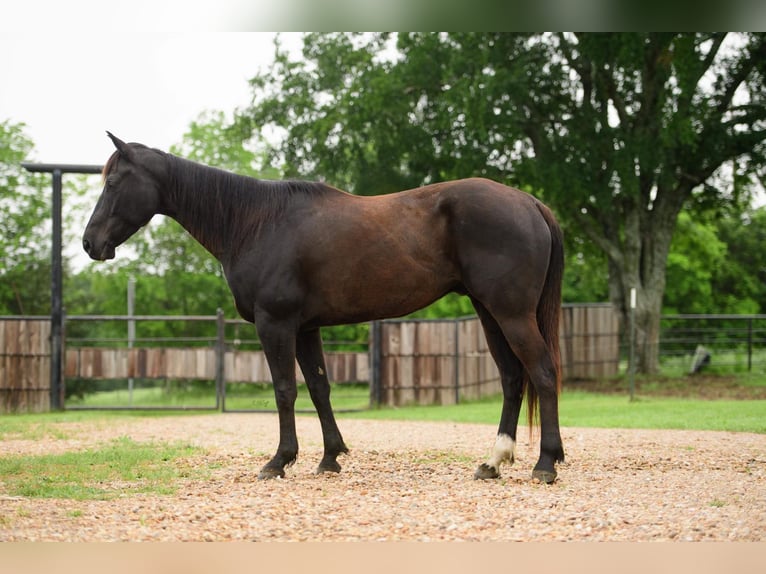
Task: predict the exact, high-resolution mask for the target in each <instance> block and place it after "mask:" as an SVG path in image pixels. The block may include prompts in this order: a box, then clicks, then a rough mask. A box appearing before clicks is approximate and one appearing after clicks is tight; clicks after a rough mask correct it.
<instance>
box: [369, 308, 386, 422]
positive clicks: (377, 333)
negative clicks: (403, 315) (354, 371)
mask: <svg viewBox="0 0 766 574" xmlns="http://www.w3.org/2000/svg"><path fill="white" fill-rule="evenodd" d="M382 337H383V326H382V325H381V323H380V321H373V322H372V323H370V343H369V345H370V407H379V406H380V405H381V404H382V402H383V388H382V382H381V374H380V369H381V362H382V359H383V342H382V340H381V339H382Z"/></svg>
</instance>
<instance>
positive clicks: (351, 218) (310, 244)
mask: <svg viewBox="0 0 766 574" xmlns="http://www.w3.org/2000/svg"><path fill="white" fill-rule="evenodd" d="M109 137H110V138H111V139H112V141H113V142H114V145H115V147H116V148H117V151H116V152H115V153H114V154H113V155H112V156H111V157H110V158H109V161H108V162H107V164H106V166H105V167H104V173H103V176H104V189H103V192H102V193H101V196H100V197H99V200H98V203H97V204H96V207H95V209H94V211H93V214H92V216H91V218H90V221H89V222H88V225H87V227H86V229H85V233H84V236H83V247H84V248H85V251H86V252H87V253H88V254H89V255H90V256H91V257H92V258H93V259H97V260H106V259H111V258H113V257H114V254H115V248H116V247H117V246H118V245H120V244H121V243H123V242H124V241H126V240H127V239H128V238H129V237H130V236H131V235H133V233H135V232H136V231H137V230H138V229H139V228H140V227H142V226H144V225H146V224H147V223H148V222H149V220H150V219H151V218H152V217H153V216H154V215H155V214H157V213H160V214H163V215H166V216H169V217H172V218H173V219H175V220H176V221H178V222H179V223H180V224H181V225H182V226H183V227H184V228H185V229H186V230H187V231H188V232H189V233H190V234H191V235H192V236H194V237H195V238H196V239H197V241H199V242H200V243H201V244H202V245H203V246H204V247H205V248H206V249H207V250H208V251H210V253H212V254H213V255H214V256H215V257H216V258H217V259H218V260H219V261H220V262H221V265H222V266H223V269H224V272H225V274H226V279H227V281H228V283H229V286H230V288H231V291H232V293H233V295H234V300H235V302H236V306H237V309H238V311H239V312H240V314H241V315H242V317H244V318H245V319H246V320H247V321H250V322H252V323H254V324H255V326H256V328H257V330H258V334H259V336H260V339H261V341H262V344H263V349H264V351H265V353H266V358H267V361H268V364H269V368H270V370H271V375H272V380H273V382H274V392H275V395H276V403H277V408H278V410H279V431H280V434H279V446H278V448H277V452H276V454H275V455H274V457H273V458H272V459H271V460H270V461H269V462H268V463H267V464H266V465H265V466H264V467H263V469H261V471H260V474H259V478H273V477H277V476H280V477H281V476H284V468H285V466H289V465H290V464H292V463H293V462H294V461H295V459H296V457H297V455H298V439H297V436H296V431H295V410H294V404H295V398H296V394H297V390H296V382H295V378H296V373H295V360H296V358H297V360H298V364H299V365H300V368H301V370H302V371H303V374H304V377H305V380H306V383H307V386H308V389H309V393H310V395H311V399H312V401H313V403H314V405H315V407H316V410H317V414H318V415H319V420H320V421H321V427H322V433H323V436H324V456H323V458H322V460H321V462H320V463H319V468H318V469H317V472H328V471H329V472H339V471H340V465H339V464H338V462H337V461H336V458H337V456H338V455H339V454H340V453H345V452H348V449H347V448H346V445H345V444H344V442H343V438H342V437H341V434H340V431H339V430H338V426H337V424H336V422H335V416H334V414H333V411H332V407H331V405H330V385H329V382H328V376H327V369H326V368H325V362H324V357H323V352H322V343H321V339H320V335H319V329H320V327H322V326H324V325H336V324H344V323H354V322H360V321H369V320H374V319H381V318H386V317H395V316H401V315H405V314H407V313H411V312H413V311H415V310H417V309H420V308H421V307H424V306H425V305H428V304H430V303H431V302H433V301H435V300H436V299H438V298H440V297H442V296H443V295H445V294H447V293H449V292H453V291H454V292H458V293H463V294H467V295H468V296H469V297H470V299H471V301H472V302H473V305H474V306H475V308H476V311H477V313H478V315H479V317H480V319H481V322H482V325H483V327H484V331H485V333H486V336H487V341H488V344H489V349H490V351H491V353H492V356H493V358H494V359H495V361H496V362H497V366H498V368H499V371H500V375H501V380H502V388H503V395H504V400H503V408H502V415H501V418H500V426H499V429H498V436H497V440H496V442H495V445H494V448H493V451H492V455H491V457H490V458H489V460H488V461H487V462H486V463H484V464H482V465H480V466H479V467H478V469H477V470H476V473H475V477H476V478H496V477H498V476H500V464H501V463H502V462H509V463H512V462H513V460H514V449H515V444H516V443H515V441H516V427H517V423H518V419H519V413H520V410H521V404H522V398H523V395H524V391H525V389H526V392H527V402H528V407H529V419H530V424H532V421H533V419H535V418H536V416H537V415H538V414H539V421H540V426H541V440H540V458H539V460H538V462H537V464H536V465H535V468H534V471H533V476H534V477H536V478H538V479H540V480H541V481H543V482H546V483H551V482H553V481H554V480H555V478H556V469H555V464H556V462H559V461H563V460H564V450H563V447H562V444H561V435H560V431H559V421H558V394H559V390H560V381H561V373H560V358H559V345H558V334H559V332H558V324H559V316H560V309H561V278H562V273H563V262H564V255H563V247H562V235H561V230H560V228H559V225H558V224H557V222H556V220H555V218H554V216H553V214H552V213H551V211H550V210H549V209H548V208H547V207H546V206H545V205H543V204H542V203H541V202H540V201H538V200H537V199H535V198H534V197H532V196H531V195H528V194H526V193H523V192H521V191H518V190H516V189H512V188H509V187H506V186H504V185H501V184H499V183H496V182H493V181H489V180H486V179H465V180H459V181H451V182H445V183H438V184H433V185H428V186H425V187H420V188H417V189H411V190H408V191H402V192H399V193H394V194H390V195H384V196H377V197H362V196H355V195H351V194H348V193H345V192H343V191H340V190H338V189H335V188H333V187H330V186H329V185H325V184H323V183H309V182H298V181H281V182H273V181H261V180H257V179H253V178H248V177H243V176H239V175H235V174H233V173H229V172H225V171H222V170H218V169H215V168H211V167H207V166H204V165H201V164H197V163H194V162H190V161H188V160H184V159H181V158H178V157H175V156H173V155H170V154H166V153H164V152H162V151H159V150H156V149H150V148H148V147H146V146H144V145H141V144H137V143H129V144H126V143H125V142H123V141H121V140H119V139H118V138H116V137H114V136H113V135H112V134H109ZM538 405H539V406H538Z"/></svg>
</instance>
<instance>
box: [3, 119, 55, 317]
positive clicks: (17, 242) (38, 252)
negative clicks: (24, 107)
mask: <svg viewBox="0 0 766 574" xmlns="http://www.w3.org/2000/svg"><path fill="white" fill-rule="evenodd" d="M32 149H33V143H32V141H31V140H30V139H29V138H28V137H27V136H26V134H25V133H24V125H23V124H14V123H11V122H9V121H2V122H0V213H2V216H1V217H0V314H30V315H33V314H46V313H48V312H49V309H50V238H49V235H48V234H49V231H48V229H47V227H46V222H47V221H48V219H49V212H50V205H49V201H50V200H49V195H50V194H49V193H46V191H47V190H46V187H45V186H46V185H47V186H49V185H50V184H49V183H46V179H45V178H44V177H43V176H41V175H33V174H30V173H28V172H26V170H24V168H23V167H21V162H22V161H24V160H26V159H27V158H28V157H29V155H30V153H31V152H32Z"/></svg>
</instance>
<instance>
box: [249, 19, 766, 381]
mask: <svg viewBox="0 0 766 574" xmlns="http://www.w3.org/2000/svg"><path fill="white" fill-rule="evenodd" d="M394 42H395V47H394ZM303 56H304V58H305V59H304V60H303V61H291V60H289V59H288V57H287V56H286V55H285V54H284V53H278V54H277V60H276V64H275V66H274V68H273V69H272V70H270V71H269V72H268V73H267V74H262V75H260V76H258V77H256V78H254V79H253V87H254V97H253V105H252V107H251V108H250V109H249V110H246V111H244V112H242V113H240V114H239V124H240V125H241V126H243V130H244V133H245V134H249V133H251V132H252V131H253V130H254V129H262V128H263V127H270V126H278V127H279V128H280V130H282V132H283V133H284V139H283V141H282V144H281V146H280V149H279V150H278V152H275V155H278V154H281V155H282V157H284V159H285V161H286V162H287V170H288V172H290V173H291V174H297V175H303V176H310V177H323V178H327V179H328V180H330V181H331V182H332V183H335V184H336V185H339V186H341V187H345V188H347V189H350V190H353V191H354V192H356V193H365V194H367V193H386V192H389V191H392V190H396V189H403V188H406V187H413V186H416V185H420V184H424V183H430V182H435V181H441V180H445V179H453V178H459V177H466V176H487V177H491V178H493V179H497V180H499V181H502V182H508V183H512V184H515V185H517V186H522V185H523V186H530V187H531V188H532V189H533V190H535V193H537V194H538V195H540V196H541V197H542V198H543V199H544V200H545V201H546V202H548V203H549V204H551V205H552V206H553V207H554V208H555V210H556V212H557V215H558V216H559V217H560V218H561V220H562V221H563V223H564V226H565V228H566V231H567V234H568V235H569V236H571V239H570V240H569V243H570V245H571V244H573V243H575V244H576V243H577V242H578V241H579V242H580V245H581V246H582V245H583V243H584V242H586V241H587V242H589V243H591V244H592V245H594V246H595V247H596V248H597V249H598V251H599V252H600V254H601V255H600V257H599V258H597V259H595V260H594V262H599V263H601V264H602V265H604V266H605V268H604V267H602V268H601V269H602V271H601V272H600V273H599V272H595V273H594V272H593V270H594V268H593V267H592V266H591V258H590V257H589V255H590V253H589V251H590V250H588V249H584V248H578V249H576V250H575V252H574V255H573V256H570V258H569V261H570V262H571V263H570V268H571V269H573V270H574V273H575V278H574V280H573V281H572V282H571V283H569V284H568V285H567V286H566V287H565V292H566V293H567V294H569V295H571V296H573V297H576V298H578V299H579V298H582V297H584V295H585V293H586V292H588V291H590V292H592V294H594V295H595V294H598V295H601V294H604V293H606V292H607V291H608V294H609V296H610V299H611V300H612V301H613V302H614V303H615V304H616V305H617V306H618V307H619V308H621V309H625V308H627V306H626V305H625V301H626V298H627V296H628V294H629V292H630V289H631V288H632V287H636V288H637V289H638V293H639V300H640V301H641V306H640V309H639V311H640V312H639V313H638V314H637V322H638V329H639V341H641V344H642V346H641V348H639V367H640V368H642V369H645V370H653V369H654V368H655V367H656V365H655V364H654V362H653V361H655V360H656V357H655V359H652V357H653V355H652V353H651V351H650V349H651V348H653V346H654V345H655V344H656V336H657V333H658V332H659V330H658V329H657V328H656V327H657V325H658V324H659V315H660V312H661V308H662V299H663V290H664V288H665V285H666V283H667V282H666V275H665V267H666V261H667V257H668V253H669V251H670V245H671V240H672V238H673V232H674V229H675V227H676V219H677V217H678V214H679V213H680V212H681V210H682V209H684V208H687V209H690V210H692V213H697V212H699V210H710V209H719V208H722V207H725V206H727V205H729V204H735V205H736V204H738V203H739V202H741V201H742V200H743V199H746V198H747V197H748V194H749V193H750V192H751V191H752V189H753V184H754V182H755V179H756V177H757V176H759V174H760V176H761V177H762V169H763V166H764V162H763V158H764V154H763V153H762V152H763V146H764V138H766V132H764V131H763V130H762V129H761V128H762V122H763V120H764V119H765V118H766V111H765V110H766V106H764V94H766V91H765V90H763V80H764V70H763V65H762V62H763V61H764V57H766V36H764V35H763V34H736V35H734V34H733V35H726V34H717V33H713V34H708V33H682V34H670V33H648V34H646V33H643V34H638V33H620V34H588V33H583V34H565V33H559V34H526V33H440V34H437V33H409V34H399V35H397V36H395V37H394V36H391V35H388V34H378V35H369V34H363V35H360V34H310V35H307V36H306V37H305V40H304V54H303ZM724 164H726V165H729V166H731V167H732V176H731V182H726V181H724V178H723V176H722V173H723V171H722V170H721V167H722V166H723V165H724ZM599 259H600V261H599ZM686 263H688V262H686ZM673 265H674V266H676V267H678V268H679V269H682V268H683V266H684V262H683V261H680V260H678V259H676V260H675V261H673ZM605 275H606V276H607V277H608V284H609V288H608V289H605V288H604V282H603V278H604V276H605ZM567 281H569V278H567ZM686 287H687V294H688V290H689V289H690V288H691V287H692V286H691V285H687V286H686ZM590 299H591V300H593V298H590Z"/></svg>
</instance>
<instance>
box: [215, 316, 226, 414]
mask: <svg viewBox="0 0 766 574" xmlns="http://www.w3.org/2000/svg"><path fill="white" fill-rule="evenodd" d="M216 326H217V329H216V330H217V336H216V344H215V407H216V409H218V410H221V411H223V410H224V409H225V408H226V378H225V376H226V371H225V363H226V320H225V318H224V316H223V309H221V308H219V309H218V311H217V313H216Z"/></svg>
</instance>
